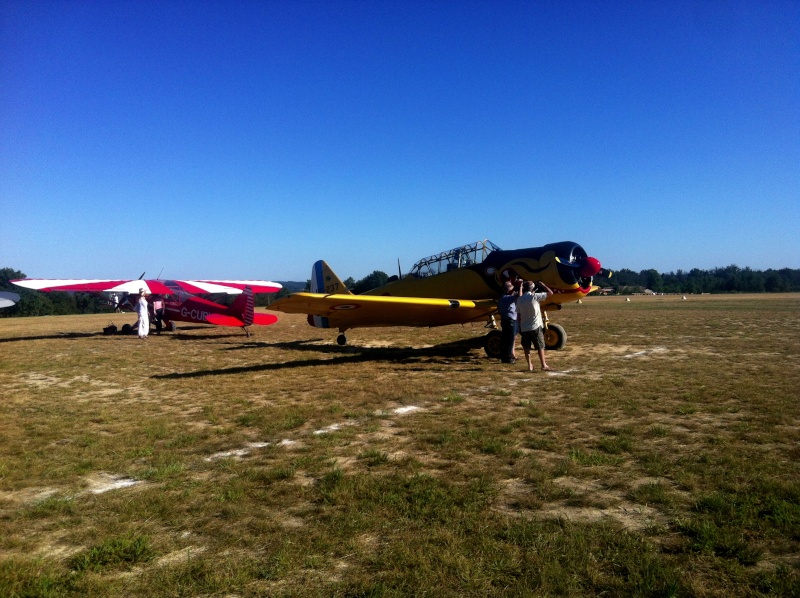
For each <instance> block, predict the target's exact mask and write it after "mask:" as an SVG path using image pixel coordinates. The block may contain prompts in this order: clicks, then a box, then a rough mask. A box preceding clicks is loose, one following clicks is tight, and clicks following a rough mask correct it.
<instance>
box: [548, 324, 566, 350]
mask: <svg viewBox="0 0 800 598" xmlns="http://www.w3.org/2000/svg"><path fill="white" fill-rule="evenodd" d="M566 344H567V331H566V330H564V329H563V328H562V327H561V326H559V325H558V324H548V325H547V327H546V328H545V329H544V348H545V349H547V350H548V351H558V350H559V349H563V348H564V345H566Z"/></svg>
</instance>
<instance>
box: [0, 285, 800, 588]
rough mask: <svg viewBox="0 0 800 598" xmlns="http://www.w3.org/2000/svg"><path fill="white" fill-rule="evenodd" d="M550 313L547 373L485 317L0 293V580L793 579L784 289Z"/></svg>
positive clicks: (421, 582) (448, 582) (560, 582)
mask: <svg viewBox="0 0 800 598" xmlns="http://www.w3.org/2000/svg"><path fill="white" fill-rule="evenodd" d="M112 319H117V320H120V321H118V322H117V324H118V325H121V323H122V320H124V319H125V318H124V317H123V318H120V316H118V315H114V316H113V318H112ZM555 319H556V321H558V322H559V323H560V324H562V325H564V326H565V327H566V328H567V331H568V333H569V337H570V340H569V345H568V346H567V347H566V349H565V350H564V351H560V352H557V353H554V354H552V355H550V356H549V357H548V361H549V362H550V363H551V365H552V366H554V367H555V368H556V370H557V371H556V372H553V373H543V372H538V371H537V372H528V371H526V370H525V369H524V365H523V364H522V362H521V361H520V362H518V363H517V364H516V365H515V366H508V365H502V364H500V363H498V362H496V361H492V360H489V359H488V358H486V357H485V356H484V355H483V351H482V350H481V349H480V345H479V340H480V337H481V336H482V335H483V334H484V332H485V330H484V329H483V327H482V326H480V325H475V326H465V327H461V326H453V327H447V328H442V329H430V330H428V329H423V330H420V329H402V328H398V329H372V330H355V331H351V333H350V334H349V337H350V342H351V343H352V345H348V346H345V347H339V346H338V345H336V344H335V340H334V337H335V333H331V332H330V331H321V330H316V329H313V328H310V327H308V326H306V325H305V323H304V318H302V317H293V316H283V315H282V316H281V320H280V322H279V323H278V324H277V325H275V326H272V327H269V328H261V329H258V330H256V331H255V334H254V335H253V336H252V337H250V338H246V337H245V336H244V335H243V334H241V333H240V332H239V331H235V330H234V331H231V330H230V329H218V328H212V327H201V326H194V327H186V328H181V329H179V331H178V332H177V333H175V334H165V335H163V336H161V337H151V338H149V339H148V340H147V341H140V340H138V339H137V338H136V337H121V336H114V337H105V336H103V335H102V334H101V333H100V330H101V329H102V327H103V326H105V325H107V324H108V321H109V316H107V315H105V316H65V317H49V318H27V319H0V351H2V353H0V387H1V388H3V401H2V402H0V439H1V441H0V595H9V596H24V595H40V596H48V595H52V596H61V595H76V596H78V595H87V594H92V595H97V596H104V595H109V596H111V595H143V596H145V595H146V596H150V595H231V594H235V595H241V596H262V595H275V596H331V595H341V596H345V595H347V596H356V595H365V596H366V595H371V596H405V595H434V594H435V595H443V596H462V595H481V596H483V595H509V594H510V595H573V596H583V595H597V594H609V595H643V596H665V595H697V596H728V595H732V594H737V595H753V596H757V595H768V594H769V595H786V596H789V595H796V594H797V593H799V592H800V585H798V584H799V582H798V566H799V562H800V506H799V505H800V476H798V469H799V466H798V457H800V451H798V449H797V446H798V445H800V442H798V441H799V440H800V427H799V426H798V423H797V422H798V421H800V419H799V418H798V415H800V413H799V411H800V407H799V406H798V402H797V400H796V398H795V396H796V389H797V388H798V385H799V383H800V296H797V295H783V296H728V297H719V296H703V297H690V298H689V300H687V301H681V300H680V297H637V298H634V300H633V301H631V302H629V303H626V302H624V301H622V300H620V299H618V298H596V299H595V298H593V299H588V300H585V301H584V302H583V304H581V305H578V304H574V305H567V306H565V308H564V309H563V310H562V311H561V312H559V314H558V315H557V317H556V318H555ZM520 354H521V350H520Z"/></svg>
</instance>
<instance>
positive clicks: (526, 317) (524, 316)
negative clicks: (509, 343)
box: [517, 293, 547, 332]
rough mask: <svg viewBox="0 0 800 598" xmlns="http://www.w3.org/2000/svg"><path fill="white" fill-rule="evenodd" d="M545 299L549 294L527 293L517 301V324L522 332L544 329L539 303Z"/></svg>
mask: <svg viewBox="0 0 800 598" xmlns="http://www.w3.org/2000/svg"><path fill="white" fill-rule="evenodd" d="M545 299H547V293H525V294H524V295H522V296H520V297H519V298H518V299H517V323H518V325H519V329H520V331H521V332H530V331H531V330H536V329H537V328H542V327H544V322H542V310H541V309H539V302H540V301H544V300H545Z"/></svg>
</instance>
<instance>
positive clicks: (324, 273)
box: [311, 260, 353, 295]
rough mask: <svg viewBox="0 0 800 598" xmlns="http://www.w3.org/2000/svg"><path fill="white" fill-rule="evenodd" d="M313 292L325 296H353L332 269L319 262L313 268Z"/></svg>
mask: <svg viewBox="0 0 800 598" xmlns="http://www.w3.org/2000/svg"><path fill="white" fill-rule="evenodd" d="M311 292H312V293H322V294H324V295H352V294H353V293H351V292H350V291H349V290H348V289H347V286H345V284H344V283H343V282H342V280H341V279H340V278H339V277H338V276H336V273H335V272H334V271H333V270H331V267H330V266H329V265H328V264H327V263H326V262H325V261H324V260H319V261H318V262H315V263H314V265H313V266H312V267H311Z"/></svg>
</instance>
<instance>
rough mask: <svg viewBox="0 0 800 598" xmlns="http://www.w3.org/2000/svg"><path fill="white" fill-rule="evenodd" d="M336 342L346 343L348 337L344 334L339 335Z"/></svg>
mask: <svg viewBox="0 0 800 598" xmlns="http://www.w3.org/2000/svg"><path fill="white" fill-rule="evenodd" d="M336 342H337V343H339V344H340V345H346V344H347V337H346V336H345V335H344V334H340V335H339V336H337V337H336Z"/></svg>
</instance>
